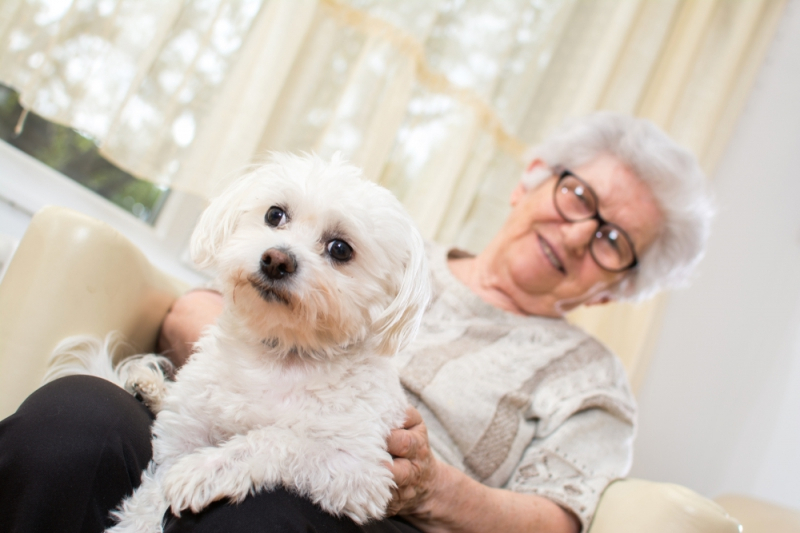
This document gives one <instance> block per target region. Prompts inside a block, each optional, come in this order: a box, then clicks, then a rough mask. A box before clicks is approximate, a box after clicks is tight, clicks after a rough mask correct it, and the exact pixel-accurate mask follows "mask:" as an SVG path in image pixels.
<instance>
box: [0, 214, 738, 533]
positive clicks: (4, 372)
mask: <svg viewBox="0 0 800 533" xmlns="http://www.w3.org/2000/svg"><path fill="white" fill-rule="evenodd" d="M186 288H187V287H186V286H185V284H183V283H180V282H178V281H176V280H174V279H171V278H170V277H168V276H166V275H165V274H163V273H161V272H159V271H158V270H157V269H155V268H154V267H153V266H152V265H151V264H150V263H149V262H148V261H147V259H146V258H145V257H144V255H143V254H142V253H141V252H140V251H139V250H138V249H137V248H136V247H135V246H133V244H131V243H130V242H129V241H128V240H127V239H125V238H124V237H122V236H121V235H120V234H119V233H117V232H116V231H115V230H114V229H112V228H111V227H109V226H108V225H106V224H104V223H102V222H98V221H96V220H93V219H91V218H89V217H86V216H84V215H81V214H78V213H75V212H73V211H70V210H68V209H64V208H59V207H47V208H45V209H43V210H42V211H40V212H39V213H38V214H36V215H35V216H34V217H33V220H32V221H31V224H30V226H29V228H28V231H27V233H26V234H25V236H24V238H23V239H22V241H21V242H20V245H19V248H18V249H17V252H16V254H15V256H14V258H13V260H12V261H11V264H10V265H9V267H8V270H7V272H6V275H5V277H4V279H3V280H2V283H0V419H2V418H4V417H6V416H8V415H9V414H11V413H12V412H14V410H16V408H17V406H18V405H19V404H20V403H21V402H22V401H23V400H24V399H25V397H26V396H27V395H28V394H30V393H31V392H32V391H33V390H34V389H36V387H38V385H39V383H40V381H41V379H42V376H43V375H44V373H45V367H46V362H47V358H48V355H49V354H50V353H51V351H52V350H53V348H54V347H55V345H56V344H57V343H58V341H59V340H61V339H62V338H64V337H67V336H69V335H76V334H94V335H98V336H104V335H105V334H106V333H107V332H109V331H112V330H118V331H121V332H122V333H123V334H124V335H125V337H126V338H127V339H128V340H129V342H130V344H131V346H132V349H133V350H136V351H140V352H141V351H149V350H152V349H153V348H154V346H155V341H156V337H157V334H158V328H159V324H160V323H161V321H162V319H163V318H164V315H165V314H166V313H167V310H168V309H169V306H170V305H171V303H172V302H173V301H174V299H175V298H176V297H177V296H178V295H179V294H181V293H182V292H183V291H184V290H185V289H186ZM739 531H740V529H739V524H738V522H737V521H736V520H734V519H733V518H731V517H730V516H728V515H727V514H726V512H725V511H724V510H723V508H722V507H720V506H719V505H717V504H715V503H714V502H712V501H711V500H708V499H706V498H704V497H702V496H700V495H698V494H696V493H694V492H692V491H690V490H689V489H687V488H684V487H680V486H677V485H671V484H666V483H654V482H651V481H643V480H636V479H626V480H620V481H617V482H615V483H613V484H611V485H610V486H609V487H608V489H606V491H605V493H604V494H603V497H602V500H601V502H600V506H599V508H598V511H597V514H596V516H595V519H594V522H593V523H592V525H591V527H590V533H738V532H739Z"/></svg>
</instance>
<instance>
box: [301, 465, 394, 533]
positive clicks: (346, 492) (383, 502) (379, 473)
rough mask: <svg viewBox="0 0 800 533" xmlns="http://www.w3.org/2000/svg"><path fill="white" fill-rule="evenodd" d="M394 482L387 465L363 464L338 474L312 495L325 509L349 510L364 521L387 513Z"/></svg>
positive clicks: (347, 511)
mask: <svg viewBox="0 0 800 533" xmlns="http://www.w3.org/2000/svg"><path fill="white" fill-rule="evenodd" d="M393 486H394V481H393V480H392V474H391V472H390V471H389V469H388V468H387V467H386V466H383V465H369V466H368V465H360V468H354V469H353V470H350V471H348V472H347V473H343V472H340V473H338V474H337V475H335V476H334V477H333V479H332V481H331V483H329V484H326V485H324V486H322V487H320V488H319V489H318V490H316V491H312V498H313V499H314V501H315V502H316V503H317V504H318V505H319V506H320V507H322V508H323V509H324V510H325V511H327V512H329V513H331V514H334V515H342V514H345V515H347V516H349V517H350V518H352V519H353V521H355V522H356V523H357V524H364V523H366V522H368V521H370V520H373V519H375V520H378V519H381V518H383V517H384V515H385V514H386V506H387V505H388V504H389V500H390V499H391V498H392V492H391V487H393Z"/></svg>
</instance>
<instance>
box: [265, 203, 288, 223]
mask: <svg viewBox="0 0 800 533" xmlns="http://www.w3.org/2000/svg"><path fill="white" fill-rule="evenodd" d="M288 221H289V217H287V216H286V212H285V211H284V210H283V209H281V208H280V207H278V206H276V205H273V206H272V207H270V208H269V209H267V214H266V215H264V222H266V223H267V224H268V225H270V226H272V227H273V228H279V227H281V226H283V225H284V224H286V223H287V222H288Z"/></svg>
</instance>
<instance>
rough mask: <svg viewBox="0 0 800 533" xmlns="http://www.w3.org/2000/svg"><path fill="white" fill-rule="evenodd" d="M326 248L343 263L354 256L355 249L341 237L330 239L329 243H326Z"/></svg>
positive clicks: (329, 253)
mask: <svg viewBox="0 0 800 533" xmlns="http://www.w3.org/2000/svg"><path fill="white" fill-rule="evenodd" d="M325 249H326V250H328V255H330V256H331V257H332V258H333V259H335V260H336V261H341V262H342V263H345V262H347V261H350V259H352V258H353V249H352V248H351V247H350V245H349V244H347V243H346V242H344V241H342V240H339V239H333V240H331V241H328V244H326V245H325Z"/></svg>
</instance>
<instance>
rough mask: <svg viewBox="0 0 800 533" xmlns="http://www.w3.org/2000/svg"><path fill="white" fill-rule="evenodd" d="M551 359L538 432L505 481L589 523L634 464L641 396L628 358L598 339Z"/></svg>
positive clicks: (536, 415)
mask: <svg viewBox="0 0 800 533" xmlns="http://www.w3.org/2000/svg"><path fill="white" fill-rule="evenodd" d="M552 366H554V367H557V368H551V369H549V370H548V369H547V368H546V369H544V370H543V375H544V377H543V379H542V382H541V384H540V385H539V387H537V390H536V392H535V393H534V395H533V398H532V407H531V411H530V413H529V416H530V417H531V418H532V419H533V420H535V421H536V424H537V429H536V436H535V437H534V438H533V439H532V441H531V442H530V444H529V445H528V447H527V448H526V450H525V452H524V453H523V455H522V458H521V460H520V461H519V463H518V465H517V467H516V468H515V469H514V472H513V474H512V475H511V477H510V478H509V480H508V482H507V483H506V488H508V489H510V490H513V491H515V492H522V493H530V494H537V495H540V496H543V497H546V498H548V499H550V500H553V501H555V502H556V503H558V504H559V505H561V506H562V507H565V508H566V509H569V510H570V511H572V512H573V513H574V514H575V515H576V516H577V517H578V518H579V519H580V521H581V524H582V529H583V531H586V530H587V529H588V527H589V524H590V522H591V520H592V517H593V516H594V512H595V509H596V507H597V504H598V501H599V499H600V496H601V494H602V492H603V490H604V489H605V488H606V486H607V485H608V484H609V483H610V482H611V481H614V480H615V479H618V478H621V477H624V476H625V475H626V474H627V473H628V470H629V469H630V464H631V458H632V452H633V437H634V433H635V426H634V419H635V403H634V400H633V397H632V395H631V393H630V390H629V388H628V384H627V379H626V377H625V373H624V370H623V369H622V365H621V364H620V363H619V361H618V360H617V359H616V358H615V357H614V356H613V355H612V354H610V353H609V352H608V351H607V350H606V349H605V347H603V346H602V345H600V344H599V343H597V342H596V341H594V340H592V339H588V340H587V342H586V343H583V344H582V345H580V346H579V347H578V348H577V349H576V350H574V351H573V352H572V353H568V354H565V356H564V357H563V358H561V359H560V360H557V361H555V362H554V364H553V365H552ZM572 368H574V369H576V370H577V369H578V368H580V370H579V371H576V372H572V371H571V369H572Z"/></svg>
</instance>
